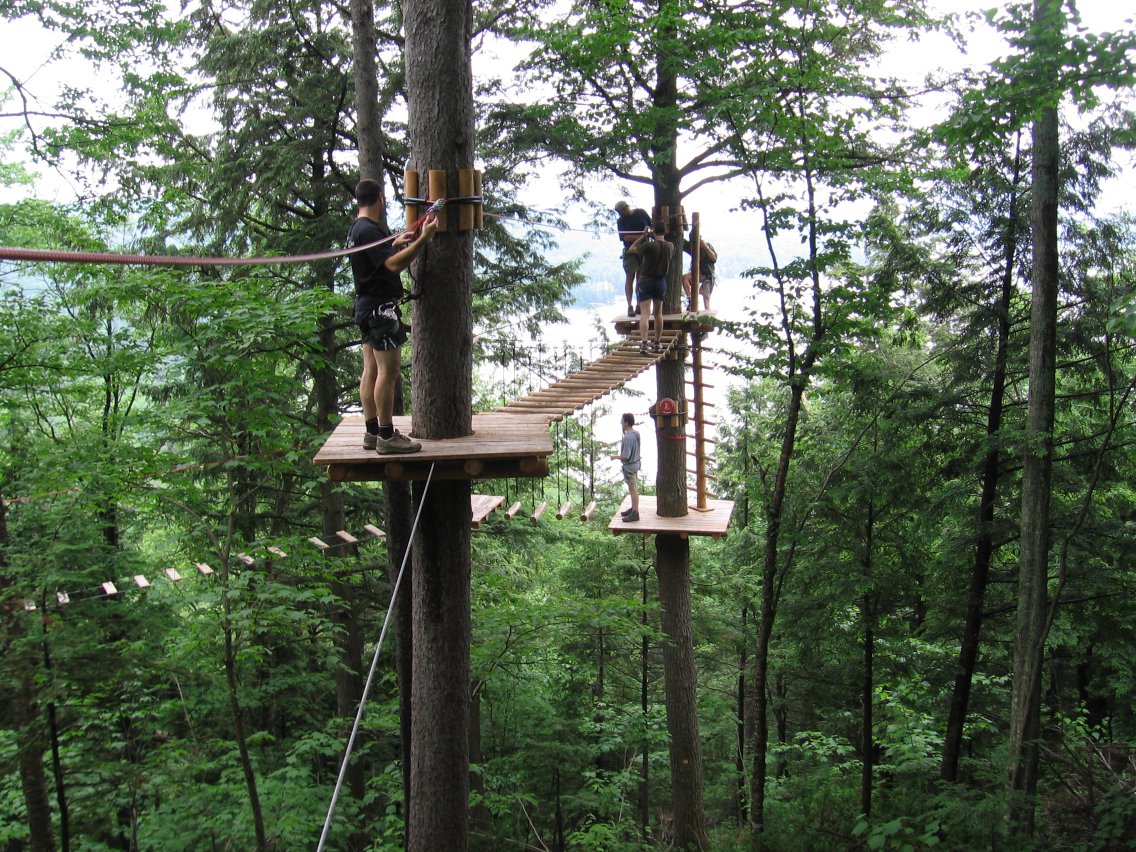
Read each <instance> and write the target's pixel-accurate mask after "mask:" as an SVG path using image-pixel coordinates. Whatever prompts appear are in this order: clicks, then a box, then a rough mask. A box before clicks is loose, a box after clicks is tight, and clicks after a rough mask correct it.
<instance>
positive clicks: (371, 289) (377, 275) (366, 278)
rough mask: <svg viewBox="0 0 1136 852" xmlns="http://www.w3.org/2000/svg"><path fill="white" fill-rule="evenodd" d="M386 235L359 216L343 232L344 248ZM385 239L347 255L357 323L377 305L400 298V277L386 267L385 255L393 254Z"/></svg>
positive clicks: (371, 222)
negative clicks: (352, 280)
mask: <svg viewBox="0 0 1136 852" xmlns="http://www.w3.org/2000/svg"><path fill="white" fill-rule="evenodd" d="M389 236H390V232H389V231H387V230H386V229H385V228H382V227H380V226H379V223H378V222H375V221H372V220H371V219H367V218H366V217H363V216H360V217H359V218H358V219H356V220H355V221H354V222H352V223H351V230H350V231H348V233H347V247H348V248H354V247H355V246H365V245H367V244H368V243H373V242H375V241H376V240H382V239H385V238H387V237H389ZM398 251H399V250H398V249H395V248H394V247H393V246H392V245H391V244H390V243H389V242H386V243H382V244H381V245H377V246H373V247H372V248H369V249H367V250H366V251H357V252H355V253H354V254H349V255H348V256H347V257H348V259H349V260H350V261H351V274H352V275H353V276H354V278H355V321H356V322H359V321H360V320H361V319H362V318H363V317H365V316H367V315H368V314H369V313H371V311H373V310H374V309H375V308H377V307H378V306H379V305H382V304H385V303H386V302H394V301H397V300H398V299H401V298H402V277H401V276H400V275H399V274H398V273H397V272H391V271H390V270H389V269H387V266H386V262H387V258H389V257H390V256H391V255H394V254H397V253H398Z"/></svg>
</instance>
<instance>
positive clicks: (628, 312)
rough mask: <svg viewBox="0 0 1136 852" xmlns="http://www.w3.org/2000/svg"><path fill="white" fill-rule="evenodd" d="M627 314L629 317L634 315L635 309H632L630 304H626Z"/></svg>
mask: <svg viewBox="0 0 1136 852" xmlns="http://www.w3.org/2000/svg"><path fill="white" fill-rule="evenodd" d="M627 315H628V316H629V317H633V316H635V311H634V310H633V309H632V308H631V306H630V305H628V306H627Z"/></svg>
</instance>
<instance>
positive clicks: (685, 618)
mask: <svg viewBox="0 0 1136 852" xmlns="http://www.w3.org/2000/svg"><path fill="white" fill-rule="evenodd" d="M667 2H668V0H661V2H660V8H661V10H662V11H665V10H664V9H662V7H664V6H666V4H667ZM676 38H677V34H676V33H675V31H674V30H673V25H668V27H667V28H666V29H665V31H664V32H663V33H662V34H661V36H660V38H659V41H658V45H657V47H658V52H657V54H656V65H655V90H654V96H653V100H654V104H655V106H656V107H657V108H658V116H659V119H658V124H657V125H656V127H655V129H654V132H653V138H652V140H651V149H652V154H653V159H652V163H651V177H652V182H653V185H654V189H655V204H656V205H657V207H659V208H661V209H666V210H667V211H668V213H669V216H668V221H667V222H666V224H667V237H668V239H669V240H670V242H671V245H672V247H673V249H672V254H671V265H670V270H669V274H668V275H667V294H666V298H665V299H664V301H663V305H664V307H663V312H664V313H665V314H670V313H677V312H678V311H679V310H680V309H681V306H682V287H681V283H680V282H681V280H682V263H683V261H682V257H683V253H682V244H683V232H682V223H681V221H680V220H679V219H678V216H677V214H678V209H679V203H680V202H681V200H682V196H681V195H680V193H679V182H680V180H681V175H680V174H679V170H678V165H677V158H676V146H677V140H678V125H677V123H676V116H677V112H676V110H675V105H676V104H677V101H678V73H677V70H678V69H677V67H676V65H675V62H676V59H675V55H676V52H673V51H669V50H668V49H667V44H668V42H669V41H672V40H674V39H676ZM685 380H686V364H685V359H684V358H681V357H680V358H670V359H664V360H663V361H660V362H659V364H658V366H657V367H656V370H655V383H656V389H657V393H658V398H659V399H663V398H669V399H673V400H675V401H676V402H680V403H681V408H682V409H683V410H685V409H686V405H685V402H683V401H684V400H685V398H686V381H685ZM675 419H676V420H678V421H679V422H678V423H676V424H674V425H672V424H671V423H668V422H665V419H664V418H659V420H658V422H657V423H656V424H655V434H656V437H657V443H658V459H659V467H658V472H657V476H656V480H655V493H656V506H657V511H658V513H659V515H660V516H661V517H672V518H674V517H681V516H683V515H685V514H686V513H687V501H686V439H685V434H686V427H685V424H684V423H683V422H682V420H683V418H675ZM655 548H656V561H655V568H656V571H657V573H658V577H659V601H660V603H661V604H662V607H663V629H664V632H665V633H666V636H667V643H666V647H665V649H664V653H663V679H664V682H665V685H666V704H667V729H668V732H669V734H670V762H671V796H672V807H673V809H674V844H675V847H676V848H679V849H706V848H709V840H708V838H707V834H706V815H705V807H704V804H703V798H702V748H701V740H700V739H699V735H698V702H697V690H698V673H697V670H696V668H695V665H694V630H693V627H692V616H691V610H690V541H689V540H688V539H686V538H682V537H680V536H675V535H657V536H656V537H655Z"/></svg>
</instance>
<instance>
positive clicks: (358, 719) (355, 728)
mask: <svg viewBox="0 0 1136 852" xmlns="http://www.w3.org/2000/svg"><path fill="white" fill-rule="evenodd" d="M433 476H434V463H433V462H431V463H430V473H428V474H427V475H426V485H425V486H423V488H422V497H421V498H420V499H419V501H418V511H417V512H416V513H415V515H414V525H413V526H412V527H411V528H410V540H409V541H407V543H406V551H405V552H404V553H403V555H402V565H400V566H399V569H398V576H397V577H395V580H394V588H393V589H391V599H390V606H388V607H387V614H386V618H384V619H383V629H382V631H380V633H379V643H378V644H377V645H376V646H375V655H374V656H373V657H371V669H370V671H368V672H367V682H366V683H365V684H363V695H362V696H361V697H360V698H359V710H358V712H356V713H355V724H353V725H352V726H351V736H350V737H348V739H347V751H346V752H344V754H343V763H341V764H340V766H339V777H338V778H337V779H336V781H335V792H333V793H332V794H331V805H330V806H329V807H328V809H327V817H326V819H324V821H323V832H321V834H320V839H319V843H318V844H317V845H316V852H323V847H324V844H325V843H327V835H328V832H329V831H330V830H331V819H332V817H333V816H335V805H336V803H337V802H338V801H339V791H340V790H342V789H343V779H344V778H346V777H347V764H348V761H350V760H351V749H352V748H354V746H355V737H356V735H357V734H358V733H359V726H360V725H361V724H362V723H363V713H364V711H365V710H366V709H367V693H369V692H370V691H371V682H372V681H373V680H374V678H375V668H376V666H377V665H378V662H379V652H380V651H382V650H383V640H384V639H385V638H386V635H387V628H388V627H389V626H390V620H391V614H392V613H393V612H394V605H395V602H396V601H397V600H398V587H399V585H400V584H401V583H402V572H403V571H404V570H406V560H407V559H408V558H409V557H410V549H411V543H412V542H413V541H414V534H415V532H417V530H418V519H419V518H420V517H422V507H423V506H425V505H426V492H428V491H429V490H430V480H431V479H432V478H433Z"/></svg>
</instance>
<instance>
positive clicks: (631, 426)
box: [611, 412, 640, 523]
mask: <svg viewBox="0 0 1136 852" xmlns="http://www.w3.org/2000/svg"><path fill="white" fill-rule="evenodd" d="M621 424H622V426H623V440H622V441H620V444H619V455H617V456H612V457H611V458H612V461H620V462H622V463H623V468H622V469H623V481H624V482H625V483H627V494H628V496H630V497H631V506H630V508H627V509H624V510H623V511H622V512H620V514H621V515H623V520H624V521H626V522H627V523H633V522H635V521H637V520H639V465H640V461H639V433H638V432H636V431H635V415H634V414H632V413H630V412H628V413H626V414H624V415H623V419H622V420H621Z"/></svg>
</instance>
